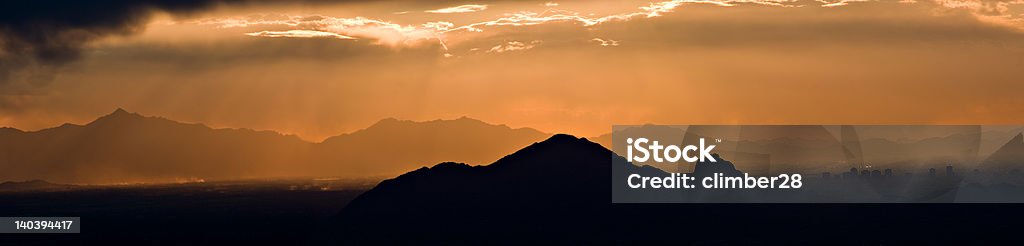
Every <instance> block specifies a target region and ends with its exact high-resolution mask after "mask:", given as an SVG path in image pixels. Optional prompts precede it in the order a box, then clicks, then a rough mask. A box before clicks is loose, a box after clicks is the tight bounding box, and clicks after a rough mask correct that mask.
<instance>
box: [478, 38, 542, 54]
mask: <svg viewBox="0 0 1024 246" xmlns="http://www.w3.org/2000/svg"><path fill="white" fill-rule="evenodd" d="M541 43H542V41H540V40H534V41H530V43H523V42H519V41H509V42H507V43H504V44H499V45H496V46H494V47H491V49H489V50H487V53H504V52H509V51H523V50H528V49H533V48H534V47H537V45H540V44H541Z"/></svg>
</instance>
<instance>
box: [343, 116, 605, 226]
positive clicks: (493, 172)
mask: <svg viewBox="0 0 1024 246" xmlns="http://www.w3.org/2000/svg"><path fill="white" fill-rule="evenodd" d="M612 156H613V155H612V153H611V151H609V150H608V149H605V148H603V147H601V145H598V144H596V143H593V142H590V141H587V140H586V139H581V138H576V137H573V136H569V135H562V134H559V135H554V136H552V137H551V138H549V139H547V140H545V141H543V142H538V143H534V144H532V145H530V146H528V147H526V148H523V149H521V150H519V151H516V152H515V153H513V154H511V155H508V156H505V157H504V158H501V159H500V160H498V161H496V162H494V163H493V164H491V165H487V166H470V165H466V164H459V163H442V164H438V165H436V166H434V167H431V168H421V169H418V170H416V171H412V172H409V173H406V174H403V175H401V176H398V177H397V178H395V179H391V180H385V181H383V182H381V183H380V184H379V185H378V186H377V187H375V188H373V189H372V190H370V191H367V192H366V193H364V194H363V195H360V196H359V197H358V198H356V199H355V200H353V201H352V202H351V203H349V205H348V206H347V207H345V209H344V210H343V211H342V213H341V215H340V218H341V220H342V221H343V222H344V223H345V225H348V226H351V227H352V228H358V229H357V230H359V231H360V233H362V232H365V233H370V234H372V235H374V236H373V237H379V239H386V238H389V237H395V236H398V237H399V238H416V237H424V238H425V239H426V240H428V241H429V240H430V238H431V237H433V236H440V234H435V233H453V232H458V233H459V234H460V235H473V236H471V237H472V238H476V237H477V235H479V236H480V237H484V236H483V235H488V236H495V237H500V238H501V239H513V241H514V238H515V237H517V236H521V235H522V234H521V233H529V234H532V236H533V237H544V238H559V237H571V236H581V235H579V234H576V233H583V232H593V233H598V232H597V231H592V230H597V229H601V227H593V228H589V229H586V228H583V227H588V226H590V225H594V224H592V223H587V222H595V223H598V224H603V223H599V221H601V220H604V219H605V218H601V217H600V216H596V214H594V213H595V209H597V208H601V207H604V206H596V207H595V206H594V205H595V204H609V203H610V202H611V193H610V189H609V188H610V187H609V180H610V178H611V170H612V169H611V168H612V167H611V165H612ZM619 159H622V158H619ZM623 161H624V160H623ZM620 163H624V162H620ZM541 218H543V220H544V222H543V223H538V222H539V221H536V220H538V219H541ZM396 221H400V222H398V223H399V224H395V222H396ZM531 221H532V222H531ZM524 225H529V226H528V227H524ZM389 227H394V229H390V228H389ZM567 228H572V229H568V230H567ZM439 230H440V231H439ZM370 234H366V235H364V236H368V235H370ZM595 235H601V234H595ZM491 240H499V239H497V238H493V239H491Z"/></svg>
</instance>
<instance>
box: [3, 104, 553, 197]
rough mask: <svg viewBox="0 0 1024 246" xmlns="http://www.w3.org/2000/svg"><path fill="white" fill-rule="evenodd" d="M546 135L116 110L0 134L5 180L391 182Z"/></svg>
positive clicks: (481, 127)
mask: <svg viewBox="0 0 1024 246" xmlns="http://www.w3.org/2000/svg"><path fill="white" fill-rule="evenodd" d="M547 136H550V135H549V134H545V133H542V132H539V131H537V130H533V129H529V128H520V129H512V128H510V127H508V126H505V125H492V124H488V123H485V122H482V121H479V120H475V119H470V118H465V117H463V118H459V119H454V120H435V121H428V122H412V121H400V120H396V119H385V120H381V121H380V122H378V123H376V124H374V125H372V126H370V127H369V128H366V129H363V130H360V131H356V132H353V133H350V134H344V135H339V136H335V137H331V138H329V139H327V140H325V141H323V142H321V143H310V142H306V141H303V140H301V139H299V138H297V137H295V136H291V135H282V134H279V133H277V132H273V131H255V130H249V129H212V128H209V127H207V126H204V125H202V124H185V123H180V122H175V121H172V120H168V119H164V118H159V117H147V116H142V115H139V114H136V113H130V112H128V111H126V110H124V109H120V108H119V109H117V110H115V111H114V112H113V113H111V114H109V115H106V116H103V117H100V118H98V119H96V120H95V121H93V122H90V123H88V124H85V125H74V124H64V125H61V126H59V127H55V128H50V129H44V130H39V131H32V132H26V131H21V130H17V129H13V128H2V129H0V170H4V171H3V172H0V181H2V180H32V179H45V180H48V181H50V182H57V183H89V184H108V183H136V182H174V181H176V180H182V179H207V180H209V179H214V180H216V179H242V178H280V177H310V176H312V177H323V176H336V177H358V178H365V177H370V176H393V175H397V174H401V173H403V172H406V171H408V170H414V169H416V168H418V167H422V166H425V165H429V164H433V163H438V162H443V161H461V162H468V163H487V162H491V161H494V160H496V159H497V158H499V157H501V156H502V155H505V154H507V153H509V152H512V151H514V150H516V149H518V148H521V147H523V146H526V145H527V144H529V143H532V142H535V141H538V140H541V139H543V138H545V137H547Z"/></svg>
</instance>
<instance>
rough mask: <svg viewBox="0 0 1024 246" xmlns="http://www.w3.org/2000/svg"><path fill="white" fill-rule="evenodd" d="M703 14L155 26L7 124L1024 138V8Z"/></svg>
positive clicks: (70, 70)
mask: <svg viewBox="0 0 1024 246" xmlns="http://www.w3.org/2000/svg"><path fill="white" fill-rule="evenodd" d="M694 2H697V1H669V2H655V3H651V2H649V1H571V2H547V1H526V2H522V1H515V2H513V1H479V2H466V1H462V2H458V3H455V4H453V3H448V4H435V3H415V2H408V1H379V2H361V1H348V2H346V3H339V4H316V5H308V4H257V3H252V4H247V5H240V6H236V5H231V6H220V7H216V8H211V9H207V10H204V11H200V12H198V13H194V14H190V15H186V16H181V15H175V16H171V15H168V14H156V15H154V16H153V18H150V19H148V20H147V21H146V22H145V24H144V25H143V26H139V27H138V29H139V30H138V31H137V32H135V33H131V34H125V35H110V36H106V37H103V38H99V39H97V40H95V41H92V42H88V43H87V44H86V45H85V47H83V50H82V55H81V57H80V58H79V59H77V60H75V61H73V62H70V63H68V64H66V65H62V66H60V67H58V68H57V69H56V70H53V71H52V72H50V71H49V70H44V72H47V73H52V74H55V76H54V77H53V78H52V79H51V80H48V81H45V83H25V82H23V81H18V80H19V79H20V77H7V78H5V80H6V81H4V83H0V89H2V90H3V92H0V126H11V127H16V128H19V129H25V130H36V129H41V128H47V127H53V126H57V125H60V124H62V123H64V122H72V123H87V122H89V121H91V120H92V119H94V118H96V117H98V116H100V115H103V114H106V113H109V112H110V111H112V110H113V109H114V108H117V107H123V108H126V109H128V110H130V111H135V112H140V113H142V114H146V115H158V116H163V117H166V118H170V119H174V120H179V121H185V122H202V123H206V124H208V125H211V126H215V127H244V128H254V129H269V130H276V131H280V132H283V133H293V134H297V135H299V136H300V137H303V138H305V139H308V140H313V141H318V140H321V139H323V138H325V137H328V136H332V135H337V134H340V133H345V132H350V131H353V130H357V129H360V128H365V127H366V126H369V125H370V124H372V123H373V122H376V121H378V120H380V119H382V118H387V117H395V118H401V119H411V120H431V119H437V118H457V117H460V116H468V117H472V118H478V119H481V120H484V121H488V122H491V123H498V124H508V125H510V126H512V127H533V128H536V129H539V130H542V131H546V132H566V133H572V134H577V135H583V136H595V135H600V134H603V133H606V132H608V131H610V129H611V125H612V124H639V123H661V124H708V123H747V124H764V123H779V124H782V123H788V124H808V123H819V124H838V123H843V124H892V123H902V124H916V123H956V124H961V123H962V124H1021V123H1024V107H1022V106H1024V99H1021V97H1020V96H1019V92H1020V91H1021V90H1020V89H1022V87H1024V83H1021V82H1020V81H1021V79H1020V78H1022V77H1024V72H1021V71H1024V32H1022V30H1024V29H1022V28H1024V21H1022V18H1024V17H1022V15H1021V13H1024V9H1022V7H1021V6H1024V5H1022V4H1021V3H1020V2H1019V1H1017V2H1014V1H990V0H984V1H964V0H953V1H916V2H915V1H899V2H897V1H866V2H862V1H851V0H847V1H842V0H841V1H827V0H826V1H793V2H789V1H721V2H716V1H708V2H705V3H694ZM463 4H465V5H463ZM3 56H11V54H10V53H0V57H3ZM6 59H10V57H6ZM18 72H23V73H31V72H38V71H18Z"/></svg>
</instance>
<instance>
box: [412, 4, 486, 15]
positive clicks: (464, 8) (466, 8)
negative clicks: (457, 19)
mask: <svg viewBox="0 0 1024 246" xmlns="http://www.w3.org/2000/svg"><path fill="white" fill-rule="evenodd" d="M484 10H487V5H481V4H467V5H459V6H455V7H448V8H443V9H434V10H427V11H423V12H427V13H435V14H455V13H472V12H478V11H484Z"/></svg>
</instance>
